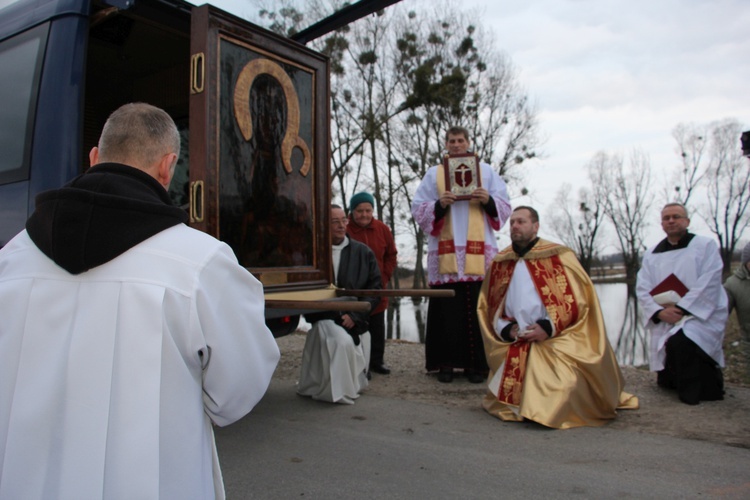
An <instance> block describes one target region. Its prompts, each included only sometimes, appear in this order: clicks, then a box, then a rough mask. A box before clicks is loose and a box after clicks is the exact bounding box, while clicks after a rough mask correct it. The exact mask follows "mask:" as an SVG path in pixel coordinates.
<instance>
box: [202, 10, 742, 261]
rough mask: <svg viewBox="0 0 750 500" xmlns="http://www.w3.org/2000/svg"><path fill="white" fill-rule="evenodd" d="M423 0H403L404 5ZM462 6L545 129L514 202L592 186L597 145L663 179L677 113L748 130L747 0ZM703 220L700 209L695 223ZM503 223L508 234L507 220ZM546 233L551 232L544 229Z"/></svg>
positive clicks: (683, 118) (544, 202) (671, 161)
mask: <svg viewBox="0 0 750 500" xmlns="http://www.w3.org/2000/svg"><path fill="white" fill-rule="evenodd" d="M417 1H420V0H402V5H404V6H407V7H408V6H409V4H414V3H415V2H417ZM197 3H201V2H197ZM212 3H215V4H218V5H220V6H222V8H226V9H227V10H230V11H233V12H234V13H236V14H238V15H240V16H241V17H246V18H252V17H253V16H254V12H255V10H256V9H255V8H254V7H253V6H252V2H251V1H250V0H244V1H243V0H214V1H213V2H212ZM457 5H460V6H461V9H462V10H471V11H475V12H476V15H477V19H480V20H481V25H482V26H484V27H486V28H489V29H491V30H492V31H493V33H494V35H495V37H496V41H497V46H498V47H499V48H500V49H502V50H504V51H505V52H507V54H508V55H509V56H510V57H511V59H512V60H513V63H514V65H515V66H516V69H517V70H518V74H519V78H520V81H521V83H522V84H523V85H524V86H525V87H526V89H527V91H528V94H529V95H530V96H531V98H532V100H534V101H535V102H536V104H537V107H538V110H539V118H540V130H541V132H542V134H543V135H544V136H545V137H547V141H546V144H545V146H544V152H545V153H546V157H545V158H544V159H542V160H538V161H533V162H530V164H529V174H528V175H527V180H526V187H527V188H529V190H530V191H531V193H530V197H519V194H520V193H519V190H520V186H513V188H512V193H511V194H512V195H513V198H514V199H513V204H514V205H517V204H521V203H524V204H532V205H534V206H536V207H537V208H538V209H540V212H541V213H542V216H543V217H544V216H545V215H546V214H548V213H549V210H551V209H552V207H551V201H552V199H553V198H554V196H555V193H556V192H557V190H558V188H559V186H560V185H561V184H562V183H564V182H567V183H570V184H572V186H573V190H574V191H573V192H576V191H577V188H578V187H580V186H583V185H587V180H586V178H585V176H586V173H585V169H584V166H585V165H586V163H587V162H588V161H589V160H590V159H591V158H592V156H593V155H594V154H595V153H596V152H597V151H600V150H604V151H606V152H608V153H618V154H622V155H623V156H627V155H628V154H629V153H630V152H631V151H632V150H633V149H634V148H639V149H641V150H642V151H644V152H646V153H647V154H648V155H649V157H650V159H651V165H652V170H653V175H654V181H655V183H660V182H661V181H662V179H663V172H664V170H666V169H668V168H672V167H674V166H675V165H677V164H678V162H679V159H678V157H677V156H676V155H675V152H674V148H675V143H674V140H673V139H672V136H671V131H672V129H673V128H674V127H675V126H676V125H677V124H678V123H690V122H693V123H709V122H712V121H715V120H721V119H724V118H736V119H737V120H739V122H740V123H741V124H742V125H743V130H750V100H748V99H747V97H746V96H747V94H748V90H747V89H748V86H750V35H749V34H748V28H750V1H748V0H461V1H460V2H458V3H457ZM737 144H738V147H739V138H737ZM654 195H655V196H657V200H658V201H657V203H658V204H661V203H662V201H663V200H661V198H660V196H661V186H659V187H658V188H657V189H655V190H654ZM653 221H654V224H653V225H652V229H651V231H650V232H649V238H648V240H647V244H654V243H656V242H657V241H658V239H660V238H661V237H662V234H661V232H660V229H659V226H658V212H656V211H655V212H654V215H653ZM542 222H544V220H543V221H542ZM697 222H698V221H697V220H695V218H694V223H695V224H694V225H695V226H696V228H698V227H700V225H699V224H698V223H697ZM543 226H544V224H543V223H542V227H543ZM502 234H503V240H504V241H506V242H507V241H509V238H508V237H507V228H506V229H504V230H503V231H502ZM542 234H543V236H547V237H551V236H552V235H551V234H548V233H547V232H546V231H544V229H542ZM747 238H748V237H747V235H746V237H745V239H747ZM611 251H614V249H611Z"/></svg>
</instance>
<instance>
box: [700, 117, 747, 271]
mask: <svg viewBox="0 0 750 500" xmlns="http://www.w3.org/2000/svg"><path fill="white" fill-rule="evenodd" d="M710 128H711V133H710V144H709V155H710V159H709V167H708V173H707V177H708V189H707V191H708V204H707V208H706V209H705V211H704V213H703V218H704V220H705V221H706V223H707V224H708V226H709V228H710V229H711V232H713V233H714V234H715V235H716V238H717V239H718V240H719V249H720V251H721V258H722V260H723V261H724V275H725V276H726V275H729V273H730V270H731V264H732V254H733V253H734V250H735V248H736V247H737V242H738V241H739V240H740V238H742V235H743V233H744V232H745V229H747V226H748V224H750V213H748V205H750V164H748V162H747V161H746V160H745V158H743V156H742V150H741V148H740V141H739V139H740V136H741V135H742V127H741V126H740V124H739V122H737V120H734V119H726V120H723V121H720V122H715V123H712V124H711V127H710Z"/></svg>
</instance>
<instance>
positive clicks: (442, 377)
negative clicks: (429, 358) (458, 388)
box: [438, 368, 453, 384]
mask: <svg viewBox="0 0 750 500" xmlns="http://www.w3.org/2000/svg"><path fill="white" fill-rule="evenodd" d="M438 382H443V383H444V384H450V383H451V382H453V369H452V368H441V369H440V372H439V373H438Z"/></svg>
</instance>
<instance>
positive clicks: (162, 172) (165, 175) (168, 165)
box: [156, 153, 177, 189]
mask: <svg viewBox="0 0 750 500" xmlns="http://www.w3.org/2000/svg"><path fill="white" fill-rule="evenodd" d="M176 164H177V155H176V154H174V153H169V154H165V155H164V156H162V158H161V161H160V162H159V165H158V167H157V171H156V175H157V177H156V180H157V181H159V184H161V185H162V186H164V189H169V183H170V182H172V176H173V175H174V168H175V165H176Z"/></svg>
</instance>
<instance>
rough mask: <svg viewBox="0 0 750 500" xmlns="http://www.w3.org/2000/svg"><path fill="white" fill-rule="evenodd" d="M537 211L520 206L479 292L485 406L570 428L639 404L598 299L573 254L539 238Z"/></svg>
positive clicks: (596, 423)
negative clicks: (486, 381)
mask: <svg viewBox="0 0 750 500" xmlns="http://www.w3.org/2000/svg"><path fill="white" fill-rule="evenodd" d="M538 231H539V215H538V214H537V212H536V210H534V209H533V208H531V207H518V208H516V209H515V210H514V211H513V214H512V215H511V218H510V232H511V240H512V242H513V243H512V245H511V246H509V247H507V248H505V249H504V250H502V251H501V252H500V253H498V254H497V256H496V257H495V258H494V260H493V261H492V265H491V266H490V269H489V270H488V271H487V275H486V277H485V279H484V284H483V286H482V291H481V294H480V296H479V306H478V313H479V323H480V325H481V328H482V337H483V340H484V349H485V353H486V355H487V363H488V365H489V367H490V374H489V378H490V382H489V390H488V392H487V394H486V395H485V397H484V401H483V404H482V405H483V407H484V409H485V410H486V411H487V412H488V413H490V414H491V415H494V416H496V417H498V418H500V419H502V420H510V421H522V420H523V419H524V418H526V419H529V420H533V421H535V422H538V423H540V424H542V425H545V426H547V427H554V428H559V429H567V428H572V427H580V426H599V425H603V424H604V423H606V421H607V420H610V419H613V418H615V414H616V411H615V410H616V409H618V408H620V409H636V408H638V398H636V397H635V396H633V395H631V394H628V393H625V392H623V390H622V389H623V379H622V374H621V373H620V367H619V365H618V364H617V360H616V359H615V354H614V352H613V351H612V347H611V346H610V344H609V340H607V332H606V329H605V327H604V321H603V319H602V314H601V310H600V308H599V300H598V298H597V296H596V291H595V290H594V286H593V284H592V283H591V280H590V279H589V277H588V275H587V274H586V272H585V271H584V270H583V268H582V267H581V265H580V264H579V263H578V259H577V258H576V256H575V253H574V252H573V251H572V250H570V249H569V248H567V247H564V246H562V245H558V244H556V243H552V242H550V241H545V240H542V239H540V238H538V237H537V232H538Z"/></svg>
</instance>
